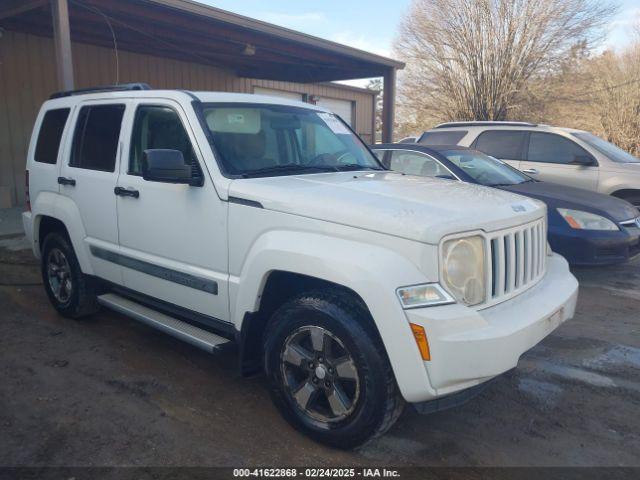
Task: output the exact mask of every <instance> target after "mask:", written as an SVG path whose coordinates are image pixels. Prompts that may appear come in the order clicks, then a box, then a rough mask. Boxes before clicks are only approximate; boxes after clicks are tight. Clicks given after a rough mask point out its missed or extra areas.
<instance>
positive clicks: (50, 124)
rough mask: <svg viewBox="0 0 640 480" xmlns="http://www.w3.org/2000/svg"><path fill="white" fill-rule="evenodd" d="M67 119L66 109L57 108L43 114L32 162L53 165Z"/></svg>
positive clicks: (67, 111)
mask: <svg viewBox="0 0 640 480" xmlns="http://www.w3.org/2000/svg"><path fill="white" fill-rule="evenodd" d="M68 117H69V109H68V108H57V109H55V110H49V111H47V113H45V114H44V118H43V119H42V124H41V125H40V132H39V133H38V142H37V143H36V153H35V155H34V160H35V161H36V162H40V163H50V164H55V163H56V161H57V160H58V150H59V149H60V140H61V139H62V131H63V130H64V126H65V125H66V124H67V118H68Z"/></svg>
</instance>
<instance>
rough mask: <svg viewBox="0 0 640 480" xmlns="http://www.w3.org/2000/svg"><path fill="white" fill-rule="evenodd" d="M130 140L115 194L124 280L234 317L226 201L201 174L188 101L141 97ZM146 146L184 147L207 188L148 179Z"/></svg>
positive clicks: (169, 299) (216, 315)
mask: <svg viewBox="0 0 640 480" xmlns="http://www.w3.org/2000/svg"><path fill="white" fill-rule="evenodd" d="M132 117H133V118H132V122H133V123H132V125H131V126H130V128H129V129H128V131H130V132H131V135H130V137H129V138H128V139H127V140H126V142H125V148H124V155H123V161H122V162H121V171H120V177H119V180H118V187H119V188H120V189H121V190H120V191H121V192H124V193H123V194H121V195H117V210H118V226H119V231H120V237H119V244H120V259H119V261H120V263H121V265H122V266H123V280H124V285H125V286H126V287H127V288H129V289H131V290H133V291H135V292H139V293H142V294H144V295H146V296H149V297H153V298H154V299H157V300H160V301H162V302H165V303H169V304H172V305H175V306H178V307H182V308H184V309H187V310H190V311H194V312H197V313H198V314H201V315H203V316H206V317H209V319H210V322H211V324H212V325H213V326H216V325H217V326H219V321H224V322H228V321H229V300H228V258H227V256H228V253H227V252H228V250H227V203H226V202H223V201H221V200H220V199H219V198H218V195H217V192H216V190H215V188H214V185H213V183H212V181H211V179H210V178H209V177H208V175H206V174H205V173H206V172H203V169H202V165H204V162H203V158H202V155H201V152H200V149H199V148H198V145H197V142H196V141H195V137H194V135H193V132H192V129H191V126H190V125H189V121H188V117H187V115H186V114H185V112H184V111H183V110H182V107H181V106H180V105H179V104H177V103H174V102H171V101H157V100H153V103H149V101H139V102H137V103H136V105H135V114H134V115H133V116H132ZM147 149H172V150H179V151H181V152H182V154H183V156H184V159H185V162H188V163H191V165H192V174H193V175H194V176H200V177H201V179H202V182H201V183H202V186H190V185H185V184H172V183H162V182H155V181H147V180H145V179H144V178H143V177H142V155H143V152H144V150H147Z"/></svg>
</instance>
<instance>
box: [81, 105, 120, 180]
mask: <svg viewBox="0 0 640 480" xmlns="http://www.w3.org/2000/svg"><path fill="white" fill-rule="evenodd" d="M124 108H125V107H124V105H91V106H86V107H82V108H81V109H80V113H79V114H78V121H77V122H76V129H75V132H74V134H73V149H72V151H71V160H70V162H69V165H70V166H72V167H77V168H86V169H89V170H100V171H103V172H113V171H114V170H115V167H116V154H117V152H118V139H119V138H120V126H121V125H122V116H123V114H124Z"/></svg>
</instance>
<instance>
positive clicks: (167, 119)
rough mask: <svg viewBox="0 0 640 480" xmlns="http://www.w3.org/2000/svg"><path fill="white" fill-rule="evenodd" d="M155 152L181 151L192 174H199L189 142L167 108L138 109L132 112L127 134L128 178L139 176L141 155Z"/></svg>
mask: <svg viewBox="0 0 640 480" xmlns="http://www.w3.org/2000/svg"><path fill="white" fill-rule="evenodd" d="M156 148H158V149H169V150H179V151H181V152H182V155H183V157H184V161H185V163H187V164H190V165H192V169H193V170H194V174H195V173H198V172H199V166H198V161H197V160H196V155H195V152H194V150H193V147H192V145H191V140H190V139H189V135H188V134H187V131H186V130H185V128H184V125H182V121H181V120H180V117H179V116H178V114H177V112H176V111H175V110H173V109H172V108H170V107H165V106H160V105H142V106H140V107H138V109H137V110H136V117H135V120H134V124H133V133H132V134H131V149H130V151H129V170H128V173H129V175H142V155H143V153H144V151H145V150H151V149H156Z"/></svg>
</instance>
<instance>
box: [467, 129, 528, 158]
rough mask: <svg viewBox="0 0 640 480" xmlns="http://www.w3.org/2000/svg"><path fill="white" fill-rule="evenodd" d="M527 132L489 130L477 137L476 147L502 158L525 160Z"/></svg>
mask: <svg viewBox="0 0 640 480" xmlns="http://www.w3.org/2000/svg"><path fill="white" fill-rule="evenodd" d="M526 134H527V132H524V131H515V130H488V131H486V132H483V133H481V134H480V136H479V137H478V138H477V139H476V142H475V146H474V148H475V149H476V150H480V151H481V152H484V153H486V154H487V155H491V156H492V157H495V158H499V159H501V160H523V158H522V147H523V144H524V139H525V136H526Z"/></svg>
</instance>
